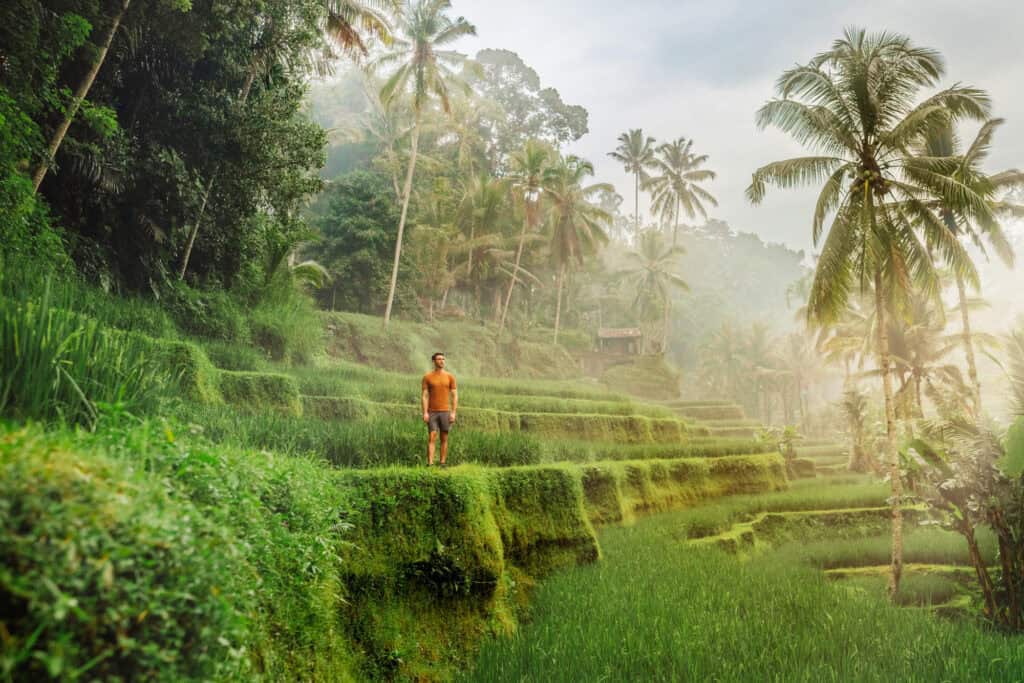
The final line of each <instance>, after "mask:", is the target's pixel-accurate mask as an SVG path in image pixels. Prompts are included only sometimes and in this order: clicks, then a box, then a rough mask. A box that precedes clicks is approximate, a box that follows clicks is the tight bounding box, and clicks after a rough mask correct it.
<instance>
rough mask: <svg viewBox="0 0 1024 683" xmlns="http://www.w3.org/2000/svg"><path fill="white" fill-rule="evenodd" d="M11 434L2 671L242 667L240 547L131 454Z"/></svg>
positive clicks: (110, 673) (140, 675)
mask: <svg viewBox="0 0 1024 683" xmlns="http://www.w3.org/2000/svg"><path fill="white" fill-rule="evenodd" d="M3 431H6V430H0V604H3V605H4V610H3V612H4V617H3V621H4V634H5V638H4V639H3V641H2V644H0V652H2V656H0V666H2V669H3V673H4V674H5V676H7V677H13V678H14V679H20V680H42V679H44V678H60V679H65V680H73V679H78V678H81V677H84V678H88V679H90V680H209V679H210V678H213V677H215V676H216V675H217V674H218V673H224V671H225V669H226V668H227V669H232V668H235V667H236V666H237V662H236V661H235V658H237V657H238V656H240V653H241V649H240V646H241V645H242V641H243V638H244V631H243V626H244V622H243V616H242V615H243V609H241V608H242V607H243V606H244V600H243V601H242V604H239V602H238V598H239V597H240V596H244V590H243V587H244V585H245V580H246V576H247V575H248V574H247V571H246V567H244V566H243V565H241V564H240V563H239V561H238V559H237V558H238V555H239V553H240V551H241V548H240V547H239V546H238V544H237V543H236V542H235V541H234V540H233V539H232V538H231V537H230V536H229V535H228V534H226V533H224V532H223V530H222V528H221V527H220V526H219V525H216V524H212V523H210V522H208V521H207V519H206V517H205V516H204V515H202V514H199V512H198V511H197V510H196V509H195V508H194V507H193V506H192V505H191V504H190V503H188V502H187V501H183V500H180V499H175V497H174V496H173V495H171V494H169V493H168V491H167V488H166V487H165V486H164V485H163V483H162V482H160V481H159V480H157V479H153V478H149V477H146V476H142V475H140V474H139V473H138V472H136V471H132V469H131V468H130V467H129V466H127V465H126V464H125V463H123V462H117V461H115V460H112V459H110V458H107V457H103V456H100V455H89V456H83V455H81V454H79V453H77V452H75V451H74V450H71V447H70V445H69V444H67V443H63V444H62V443H57V442H55V440H54V439H53V438H47V439H44V438H41V437H40V435H39V434H38V432H35V431H34V430H17V431H6V433H3ZM185 596H188V597H187V598H186V597H185ZM228 596H232V598H233V600H232V601H229V600H228V599H227V598H228ZM232 603H234V604H232Z"/></svg>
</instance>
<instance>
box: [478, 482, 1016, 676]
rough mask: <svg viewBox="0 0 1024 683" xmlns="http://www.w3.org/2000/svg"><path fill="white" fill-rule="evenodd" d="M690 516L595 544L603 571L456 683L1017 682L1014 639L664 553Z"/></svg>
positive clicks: (794, 572)
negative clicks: (676, 682)
mask: <svg viewBox="0 0 1024 683" xmlns="http://www.w3.org/2000/svg"><path fill="white" fill-rule="evenodd" d="M808 493H809V492H808ZM785 495H786V494H785V493H784V494H779V496H785ZM773 498H774V496H773ZM808 502H810V501H808ZM720 504H722V505H726V506H732V505H733V503H732V500H731V499H730V500H726V501H722V502H721V503H720ZM695 514H703V511H686V512H682V513H676V514H669V515H662V516H659V517H656V518H651V519H648V520H644V521H641V522H640V523H638V524H637V525H636V526H634V527H627V528H607V529H605V530H604V531H602V532H601V534H600V535H599V538H600V541H601V544H602V550H603V556H604V560H603V561H602V562H600V563H598V564H596V565H592V566H587V567H578V568H574V569H571V570H568V571H565V572H562V573H560V574H558V575H555V576H553V577H551V578H549V579H548V580H546V581H545V582H544V583H543V584H542V585H541V587H540V588H539V590H538V591H537V594H536V596H535V600H534V603H533V606H532V608H531V612H530V614H531V617H532V623H530V624H528V625H526V626H524V627H523V628H522V629H521V630H520V631H519V632H518V633H517V634H516V635H515V636H513V637H512V638H507V639H499V640H495V641H492V642H490V643H488V644H487V645H486V646H485V647H484V648H483V650H482V652H481V655H480V657H479V659H478V661H477V666H476V669H475V670H473V671H472V672H471V673H469V674H467V675H466V676H465V677H464V680H472V681H495V680H513V681H527V680H544V681H597V680H612V681H627V680H638V681H639V680H659V681H661V680H664V681H668V680H694V681H696V680H730V681H731V680H771V681H815V682H817V681H851V680H856V681H894V680H900V681H922V682H925V681H939V680H943V681H946V680H957V681H974V680H985V681H1002V680H1006V681H1010V680H1018V679H1019V677H1020V672H1021V671H1022V670H1024V649H1022V648H1021V647H1020V644H1019V641H1018V640H1016V639H1013V638H1009V637H1004V636H1001V635H997V634H994V633H990V632H986V631H984V630H981V629H979V628H977V627H976V626H974V625H972V624H971V623H967V622H947V621H940V620H937V619H934V618H933V617H931V616H929V615H928V614H926V613H923V612H920V611H916V610H907V609H901V608H899V607H896V606H893V605H890V604H888V603H887V602H886V601H885V600H882V599H879V598H878V597H876V596H875V595H873V594H868V593H867V592H865V591H863V590H859V589H857V588H854V587H852V586H851V587H845V586H843V584H842V583H838V582H833V581H830V580H828V579H827V578H826V577H825V576H824V575H823V574H822V573H821V572H820V571H819V570H817V569H815V568H813V567H810V566H808V565H806V564H804V563H802V562H799V561H796V560H795V559H794V558H792V557H791V556H788V555H785V554H783V555H778V554H769V555H764V556H761V557H758V558H755V559H753V560H750V561H747V562H740V561H737V560H736V559H735V558H734V557H731V556H728V555H725V554H723V553H721V552H719V551H716V550H713V549H697V548H693V547H691V546H689V545H687V544H686V543H685V542H682V541H681V540H679V541H673V540H672V537H673V534H675V533H676V532H677V530H678V529H680V528H685V527H686V526H687V524H688V519H690V518H692V517H693V516H694V515H695ZM915 583H916V580H915ZM915 583H912V584H911V590H912V591H913V592H914V593H922V592H925V593H927V591H928V590H932V591H933V594H935V593H936V592H937V587H934V586H933V587H931V588H929V587H927V586H917V585H915Z"/></svg>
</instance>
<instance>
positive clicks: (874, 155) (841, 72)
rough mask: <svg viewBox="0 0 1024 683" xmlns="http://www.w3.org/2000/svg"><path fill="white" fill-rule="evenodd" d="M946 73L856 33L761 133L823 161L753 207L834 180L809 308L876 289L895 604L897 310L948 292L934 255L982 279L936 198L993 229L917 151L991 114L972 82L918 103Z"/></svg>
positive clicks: (899, 545) (781, 89)
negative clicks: (914, 299)
mask: <svg viewBox="0 0 1024 683" xmlns="http://www.w3.org/2000/svg"><path fill="white" fill-rule="evenodd" d="M943 72H944V66H943V61H942V58H941V57H940V55H939V54H938V53H937V52H935V51H934V50H931V49H927V48H921V47H917V46H915V45H913V44H912V43H911V41H910V39H909V38H907V37H905V36H901V35H897V34H892V33H877V34H868V33H866V32H865V31H863V30H860V29H848V30H847V31H846V32H845V33H844V35H843V37H842V38H840V39H838V40H837V41H835V43H834V44H833V45H832V47H831V49H829V50H827V51H825V52H823V53H821V54H819V55H818V56H816V57H815V58H814V59H812V60H811V61H810V62H809V63H808V64H806V65H804V66H797V67H794V68H792V69H790V70H788V71H786V72H785V73H783V74H782V76H781V77H780V78H779V80H778V82H777V84H776V89H777V92H778V95H779V97H778V98H777V99H774V100H771V101H769V102H768V103H767V104H765V105H764V106H763V107H761V109H760V110H759V111H758V114H757V122H758V125H759V126H760V127H761V128H765V127H767V126H769V125H773V126H776V127H777V128H779V129H781V130H782V131H784V132H787V133H790V134H791V135H792V136H793V137H794V138H795V139H796V140H797V141H798V142H800V143H802V144H804V145H806V146H809V147H811V148H813V149H815V150H816V151H817V152H818V155H816V156H808V157H800V158H795V159H788V160H785V161H777V162H774V163H771V164H768V165H766V166H763V167H761V168H759V169H758V170H757V171H755V173H754V176H753V181H752V182H751V185H750V187H749V188H747V196H748V198H749V199H750V200H751V201H752V202H754V203H758V202H760V201H761V200H762V199H763V197H764V195H765V192H766V187H767V185H768V184H772V185H775V186H778V187H783V188H787V187H795V186H799V185H815V184H818V183H822V182H824V185H823V186H822V189H821V192H820V194H819V196H818V200H817V205H816V207H815V210H814V218H813V223H812V236H813V239H814V243H815V244H816V245H817V244H818V243H819V242H820V241H821V237H822V232H823V230H824V228H825V222H826V219H827V218H828V217H830V216H831V218H832V220H831V224H830V226H829V228H828V233H827V236H826V238H825V241H824V244H823V245H822V252H821V256H820V258H819V260H818V264H817V267H816V270H815V276H814V283H813V285H812V288H811V296H810V299H809V301H808V311H809V313H810V315H811V316H812V317H814V318H816V319H818V320H820V321H823V322H830V321H832V320H834V319H836V318H837V317H838V315H839V314H840V313H841V312H842V311H843V309H844V308H845V307H846V304H847V302H848V300H849V298H850V294H851V292H852V291H853V290H854V289H858V288H859V289H860V290H861V291H862V292H863V291H867V290H868V289H869V288H870V286H871V284H873V288H874V296H875V315H876V330H877V332H878V339H877V347H876V352H877V356H878V364H879V370H880V372H881V374H882V388H883V393H884V396H885V422H886V449H887V456H888V458H887V459H888V463H889V473H890V479H891V481H892V488H893V553H892V573H891V575H890V580H889V591H890V594H891V595H895V593H896V592H897V591H898V590H899V581H900V576H901V573H902V566H903V536H902V512H901V507H900V505H901V498H902V495H903V491H902V484H901V480H900V473H899V464H898V461H897V453H896V424H895V423H896V418H895V410H894V405H893V392H892V378H891V373H890V368H891V363H892V359H891V357H890V353H889V340H888V337H887V334H886V332H887V329H888V326H887V325H886V324H885V315H886V313H887V310H888V306H889V303H890V301H892V300H893V299H895V298H902V295H903V294H905V293H906V292H907V291H908V290H910V289H911V288H912V287H913V286H914V284H916V285H917V286H919V287H922V288H924V289H925V291H927V292H930V293H933V294H934V293H935V292H936V291H937V279H936V277H935V273H934V269H933V267H932V261H931V253H930V252H931V250H930V249H929V247H931V248H932V249H934V250H935V251H937V252H938V253H939V254H940V255H941V257H942V259H943V260H944V261H945V262H946V264H947V265H948V266H949V267H950V268H951V269H952V270H953V271H954V272H955V273H959V274H960V275H961V276H962V277H964V278H965V279H966V280H967V281H969V282H970V283H972V284H975V285H976V284H977V282H978V276H977V272H976V271H975V269H974V266H973V264H972V263H971V260H970V258H969V257H968V255H967V253H966V251H965V250H964V248H963V245H961V244H960V242H959V241H958V240H957V239H956V238H955V236H954V235H952V234H951V233H950V231H949V230H948V229H947V228H946V227H945V225H943V223H942V222H941V221H940V220H939V219H938V217H937V216H936V215H935V213H934V212H933V211H931V210H930V208H929V206H928V200H929V199H930V198H932V197H940V198H941V199H942V200H943V201H944V202H948V203H949V205H950V206H955V207H957V209H958V210H962V211H963V212H964V214H965V215H967V216H969V217H970V218H971V219H980V220H985V221H990V220H992V211H991V207H990V205H989V204H988V203H987V202H986V201H985V199H984V198H983V197H981V196H979V195H978V194H977V193H975V192H973V191H971V189H970V188H969V187H967V186H965V185H963V184H962V183H959V182H957V181H955V180H953V179H950V178H948V177H947V176H946V175H944V174H943V172H942V171H943V170H944V169H945V168H947V167H948V165H949V161H948V159H943V158H939V159H935V158H925V157H913V156H910V155H909V154H908V153H907V150H908V149H910V148H911V147H912V145H913V144H914V143H915V142H916V141H917V140H919V139H920V138H921V137H923V136H925V135H927V134H928V133H929V131H931V130H934V129H936V128H938V127H940V126H942V125H945V124H946V123H947V122H948V121H951V120H956V119H958V118H961V117H972V118H976V119H983V118H986V117H987V116H988V113H989V100H988V97H987V96H986V95H985V93H984V92H982V91H981V90H978V89H975V88H970V87H965V86H961V85H954V86H952V87H950V88H947V89H945V90H942V91H939V92H937V93H935V94H933V95H931V96H930V97H927V98H925V99H924V100H923V101H921V102H918V103H915V99H916V98H917V95H918V93H919V92H920V91H921V89H922V88H926V87H932V86H934V85H935V84H936V82H937V81H938V79H939V78H940V77H941V76H942V74H943Z"/></svg>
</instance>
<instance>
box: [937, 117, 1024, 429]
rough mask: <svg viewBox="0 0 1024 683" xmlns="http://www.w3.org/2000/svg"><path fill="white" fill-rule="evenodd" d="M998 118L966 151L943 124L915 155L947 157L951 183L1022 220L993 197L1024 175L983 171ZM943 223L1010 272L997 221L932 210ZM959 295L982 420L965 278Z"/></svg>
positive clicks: (944, 208)
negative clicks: (992, 254) (986, 248)
mask: <svg viewBox="0 0 1024 683" xmlns="http://www.w3.org/2000/svg"><path fill="white" fill-rule="evenodd" d="M1002 123H1003V120H1002V119H992V120H990V121H986V122H985V123H984V125H982V126H981V129H980V130H979V131H978V134H977V135H976V136H975V138H974V140H973V141H972V142H971V144H970V145H968V147H967V149H966V150H963V151H962V150H961V148H960V147H961V146H960V144H959V140H958V139H957V136H956V134H955V132H954V131H953V126H952V125H944V126H941V127H939V128H935V129H933V130H931V131H929V133H928V136H927V137H926V138H925V140H924V143H923V144H922V145H921V148H920V150H919V154H920V155H921V156H925V157H949V158H952V159H955V160H956V162H955V163H952V164H950V165H949V166H948V167H947V168H946V169H945V175H946V177H947V178H949V180H950V181H952V182H956V183H963V184H965V185H967V186H969V187H970V188H971V189H972V190H973V191H974V192H976V193H978V194H979V195H981V196H983V197H985V198H986V200H988V201H989V202H990V203H991V204H992V209H993V213H995V214H997V215H998V214H1008V215H1016V216H1024V207H1022V206H1019V205H1017V204H1013V203H1011V202H1002V201H999V200H998V197H997V193H998V192H1000V191H1001V190H1004V189H1012V188H1014V187H1024V173H1022V172H1021V171H1018V170H1016V169H1009V170H1006V171H1002V172H1000V173H996V174H994V175H987V174H986V173H985V172H984V171H983V170H982V169H981V163H982V162H983V161H984V160H985V159H986V158H987V157H988V153H989V150H990V149H991V145H992V137H993V135H994V133H995V131H996V129H997V128H998V127H999V126H1000V125H1002ZM936 208H937V209H938V211H939V215H940V216H941V217H942V222H943V223H944V224H945V225H946V227H947V228H949V230H950V232H952V233H953V234H954V235H955V236H956V237H957V238H958V239H959V238H962V237H967V238H970V240H971V241H972V242H973V243H974V244H975V245H977V246H979V247H981V248H982V250H984V246H983V244H984V242H986V241H987V242H988V243H989V244H990V245H991V246H992V248H993V250H994V251H995V252H996V254H997V255H998V256H999V258H1000V259H1001V260H1002V261H1003V263H1005V264H1006V266H1007V267H1009V268H1012V267H1013V262H1014V254H1013V247H1012V246H1011V245H1010V242H1009V240H1007V239H1006V235H1005V234H1004V233H1003V230H1002V227H1001V226H1000V225H999V223H997V222H984V221H983V222H975V221H972V220H971V219H970V217H969V216H967V215H963V214H962V213H961V212H960V211H958V210H956V208H955V207H952V206H948V205H946V204H944V203H940V204H939V205H938V206H937V207H936ZM956 286H957V292H958V294H959V297H960V304H959V308H960V319H961V323H962V326H963V328H962V333H963V334H962V338H961V339H962V344H963V348H964V353H965V354H966V356H967V375H968V377H969V378H970V383H971V389H972V392H973V403H974V412H975V414H976V415H980V414H981V413H980V411H981V382H980V380H979V379H978V365H977V362H976V360H975V355H974V344H972V343H971V321H970V316H969V314H968V300H967V287H966V283H965V282H964V279H963V277H961V276H960V274H959V273H957V275H956Z"/></svg>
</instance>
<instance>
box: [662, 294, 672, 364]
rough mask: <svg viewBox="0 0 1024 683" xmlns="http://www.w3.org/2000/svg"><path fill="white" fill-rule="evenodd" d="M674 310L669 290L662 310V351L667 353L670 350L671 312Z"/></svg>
mask: <svg viewBox="0 0 1024 683" xmlns="http://www.w3.org/2000/svg"><path fill="white" fill-rule="evenodd" d="M671 310H672V299H671V298H669V295H668V292H666V293H665V303H664V310H663V311H662V315H663V320H662V327H661V352H662V353H666V352H667V351H668V327H669V312H670V311H671Z"/></svg>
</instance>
